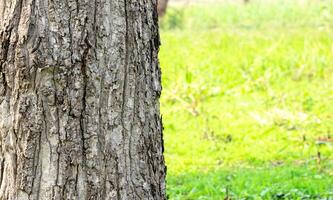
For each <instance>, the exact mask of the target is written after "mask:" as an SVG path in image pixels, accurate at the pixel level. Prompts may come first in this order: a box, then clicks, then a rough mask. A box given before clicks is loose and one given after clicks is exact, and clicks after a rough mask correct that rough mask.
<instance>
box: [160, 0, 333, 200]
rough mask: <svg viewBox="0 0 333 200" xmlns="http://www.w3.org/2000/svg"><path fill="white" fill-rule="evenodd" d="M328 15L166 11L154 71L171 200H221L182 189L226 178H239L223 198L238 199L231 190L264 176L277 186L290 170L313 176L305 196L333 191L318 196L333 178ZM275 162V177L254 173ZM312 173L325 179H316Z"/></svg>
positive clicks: (302, 8) (312, 9)
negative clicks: (158, 70)
mask: <svg viewBox="0 0 333 200" xmlns="http://www.w3.org/2000/svg"><path fill="white" fill-rule="evenodd" d="M316 2H317V1H316ZM332 13H333V3H332V1H324V2H321V3H320V2H317V3H312V4H308V5H307V4H295V3H286V2H285V3H281V4H277V3H276V4H258V3H253V4H249V5H246V6H244V5H201V6H199V5H197V6H192V7H187V8H182V7H176V8H171V9H170V10H169V14H168V16H166V18H165V19H164V21H162V25H161V26H162V30H161V38H162V47H161V52H160V62H161V66H162V72H163V80H162V81H163V87H164V90H163V95H162V99H161V106H162V114H163V120H164V126H165V131H164V135H165V145H166V161H167V165H168V180H169V184H168V191H169V194H170V198H171V199H177V198H178V199H183V198H185V199H186V197H188V198H187V199H222V197H221V196H220V195H221V194H222V193H221V191H220V188H215V186H214V185H211V186H210V187H212V188H210V190H214V191H215V190H216V192H212V193H208V194H206V193H205V191H203V190H201V189H200V188H199V189H196V190H195V191H192V193H193V194H192V193H191V195H192V196H191V195H189V194H188V193H189V192H191V191H190V190H189V188H191V187H193V186H194V185H196V184H205V183H204V182H205V181H209V177H214V176H215V175H216V176H222V177H224V176H227V175H228V174H229V173H231V174H232V173H237V174H238V175H239V178H238V179H237V181H236V182H231V184H233V185H234V186H233V187H232V188H231V189H232V192H234V193H235V195H236V196H237V195H241V194H242V193H241V192H242V190H243V189H242V187H243V186H241V185H240V183H238V182H239V181H246V179H249V178H250V177H251V176H257V177H259V178H258V180H259V179H260V177H261V176H262V178H263V179H272V180H276V181H277V183H276V184H277V185H279V183H278V182H279V181H280V179H276V177H277V176H280V172H281V173H284V174H286V177H285V179H286V180H283V179H284V178H283V176H282V178H281V183H280V184H282V183H284V182H285V181H287V179H288V176H289V175H288V173H289V172H290V171H291V170H292V168H293V167H295V168H296V169H295V170H296V171H297V170H298V171H301V172H302V173H303V172H304V173H311V174H313V176H307V178H306V180H307V184H306V185H305V186H304V187H303V186H302V188H301V189H302V191H303V193H304V191H308V194H311V195H314V194H316V192H321V193H323V192H324V191H325V190H326V192H332V190H333V189H332V188H331V190H330V191H328V190H329V187H324V186H325V185H327V184H329V183H330V184H332V181H331V180H332V179H333V176H332V175H333V174H332V173H333V170H332V166H333V165H332V159H333V144H332V140H333V139H332V137H333V133H332V130H333V106H332V105H331V104H332V102H333V58H332V55H333V42H332V41H333V40H332V38H333V28H332V27H331V26H332V23H333V14H332ZM319 153H320V157H319V156H318V154H319ZM277 163H278V165H279V166H283V169H279V168H277V169H276V168H273V169H272V170H273V171H272V173H271V174H267V173H266V174H265V172H263V173H261V172H262V171H260V170H259V169H260V168H261V167H263V166H264V168H265V170H266V171H270V170H269V169H270V166H274V165H277ZM249 167H250V168H251V170H250V171H247V169H248V168H249ZM256 169H258V170H256ZM242 170H244V171H243V172H244V173H245V175H242V173H241V171H242ZM206 173H208V174H209V175H207V176H208V177H206V178H205V176H206V175H205V174H206ZM316 173H318V174H322V175H321V176H322V177H325V178H322V179H320V178H319V179H315V178H314V177H315V175H316ZM180 174H181V175H180ZM194 174H195V175H194ZM192 175H193V176H192ZM195 176H201V177H202V178H200V179H196V178H195ZM318 177H320V176H318ZM176 179H177V180H178V181H180V182H181V183H182V184H184V185H182V186H179V185H177V184H176V182H175V180H176ZM243 179H244V180H243ZM193 181H195V182H197V183H193ZM201 181H204V182H202V183H201ZM214 181H216V180H214ZM219 184H220V185H225V184H226V183H224V181H223V180H222V179H221V183H219ZM219 184H218V185H219ZM248 184H250V185H251V184H259V182H257V181H254V182H253V183H251V182H249V183H248ZM272 184H273V182H268V183H267V188H268V189H267V190H269V191H270V193H268V194H271V193H274V192H273V191H275V195H276V194H277V193H278V192H279V191H280V190H279V189H278V188H279V187H275V186H274V184H275V183H274V184H273V185H272ZM270 186H272V188H271V189H270ZM273 186H274V187H273ZM207 187H208V186H207ZM251 187H252V186H251ZM251 187H250V188H251ZM253 187H254V188H255V186H253ZM177 188H187V189H184V191H178V189H177ZM261 188H262V187H261V186H260V187H259V186H258V187H257V189H255V190H250V189H249V193H251V195H252V196H253V195H255V193H256V192H259V189H261ZM315 188H318V190H315ZM280 189H281V191H280V192H285V191H287V190H292V189H299V185H293V183H292V182H291V183H290V184H288V185H287V186H284V187H282V186H281V188H280ZM180 190H181V189H180ZM177 191H178V192H177ZM219 191H220V192H219ZM305 194H306V192H305V193H304V195H305ZM214 195H215V196H214ZM224 195H225V194H224ZM251 195H250V196H251ZM257 195H259V194H257ZM317 195H320V194H317ZM241 196H246V195H241ZM176 197H177V198H176ZM181 197H183V198H181ZM190 197H191V198H190ZM213 197H214V198H213Z"/></svg>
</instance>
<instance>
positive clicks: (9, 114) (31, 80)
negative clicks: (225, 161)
mask: <svg viewBox="0 0 333 200" xmlns="http://www.w3.org/2000/svg"><path fill="white" fill-rule="evenodd" d="M156 10H157V9H156V0H149V1H144V0H92V1H91V0H0V199H1V200H14V199H15V200H16V199H18V200H28V199H30V200H39V199H40V200H50V199H54V200H57V199H59V200H60V199H77V200H84V199H98V200H102V199H111V200H113V199H114V200H121V199H123V200H125V199H126V200H127V199H140V200H141V199H158V200H160V199H165V198H166V195H165V173H166V168H165V165H164V158H163V138H162V123H161V117H160V113H159V96H160V92H161V85H160V75H161V74H160V68H159V64H158V59H157V54H158V49H159V34H158V19H157V18H158V17H157V11H156Z"/></svg>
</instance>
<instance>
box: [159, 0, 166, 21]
mask: <svg viewBox="0 0 333 200" xmlns="http://www.w3.org/2000/svg"><path fill="white" fill-rule="evenodd" d="M168 1H169V0H157V12H158V15H159V16H160V17H163V16H164V15H165V13H166V9H167V7H168Z"/></svg>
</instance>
